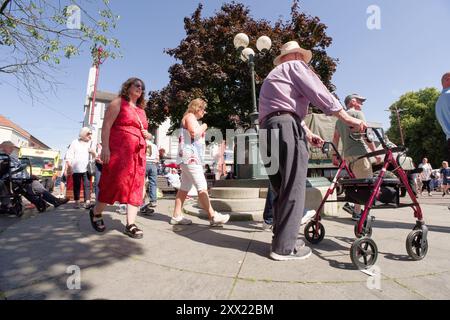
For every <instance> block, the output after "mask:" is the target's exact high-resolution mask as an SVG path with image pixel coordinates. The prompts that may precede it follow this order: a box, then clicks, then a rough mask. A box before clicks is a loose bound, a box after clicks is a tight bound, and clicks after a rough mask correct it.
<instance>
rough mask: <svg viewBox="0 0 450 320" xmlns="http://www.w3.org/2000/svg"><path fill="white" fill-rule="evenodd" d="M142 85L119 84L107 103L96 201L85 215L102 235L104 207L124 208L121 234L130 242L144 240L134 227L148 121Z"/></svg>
mask: <svg viewBox="0 0 450 320" xmlns="http://www.w3.org/2000/svg"><path fill="white" fill-rule="evenodd" d="M144 96H145V86H144V82H143V81H142V80H140V79H138V78H130V79H128V80H127V81H125V82H124V83H123V84H122V89H121V91H120V93H119V96H118V97H117V98H115V99H114V100H113V101H111V103H110V105H109V107H108V109H107V110H106V113H105V119H104V122H103V128H102V151H101V156H100V158H101V161H102V162H103V165H102V175H101V177H100V183H99V194H98V201H97V203H96V204H95V207H94V208H92V209H91V210H90V212H89V216H90V219H91V224H92V227H93V228H94V229H95V230H96V231H97V232H104V231H105V224H104V222H103V218H102V212H103V210H104V209H105V208H106V206H107V204H113V203H115V202H116V201H117V202H119V203H122V204H127V225H126V227H125V231H124V233H125V234H126V235H128V236H129V237H131V238H134V239H141V238H142V237H143V236H144V233H143V232H142V230H140V229H139V228H138V227H137V226H136V224H135V221H136V216H137V213H138V209H139V207H140V206H141V205H142V198H143V197H142V194H143V189H144V176H145V149H146V142H145V140H146V139H149V138H150V133H149V132H148V131H147V128H148V121H147V116H146V114H145V110H144V109H145V106H146V102H145V99H144Z"/></svg>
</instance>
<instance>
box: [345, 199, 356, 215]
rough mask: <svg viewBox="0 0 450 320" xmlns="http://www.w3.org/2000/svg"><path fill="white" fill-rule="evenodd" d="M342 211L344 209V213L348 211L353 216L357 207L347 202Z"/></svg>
mask: <svg viewBox="0 0 450 320" xmlns="http://www.w3.org/2000/svg"><path fill="white" fill-rule="evenodd" d="M342 209H343V210H344V211H347V212H348V213H350V214H353V210H354V209H355V205H354V204H350V203H348V202H346V203H345V204H344V206H343V207H342Z"/></svg>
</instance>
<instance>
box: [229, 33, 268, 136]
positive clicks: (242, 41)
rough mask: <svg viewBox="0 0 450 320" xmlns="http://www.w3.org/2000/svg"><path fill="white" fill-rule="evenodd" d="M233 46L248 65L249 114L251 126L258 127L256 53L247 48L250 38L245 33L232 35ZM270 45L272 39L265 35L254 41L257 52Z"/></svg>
mask: <svg viewBox="0 0 450 320" xmlns="http://www.w3.org/2000/svg"><path fill="white" fill-rule="evenodd" d="M233 43H234V47H235V48H236V49H237V50H239V51H240V52H241V55H240V58H241V60H242V61H244V62H248V65H249V67H250V75H251V85H252V101H253V112H252V113H251V114H250V120H251V124H252V127H254V128H258V106H257V104H256V89H255V56H256V53H255V51H254V50H253V49H252V48H249V47H248V45H249V43H250V39H249V38H248V36H247V35H246V34H245V33H238V34H237V35H236V36H235V37H234V41H233ZM271 47H272V40H270V38H269V37H267V36H262V37H259V38H258V40H257V41H256V48H257V49H258V51H259V52H261V53H265V52H267V51H269V50H270V48H271Z"/></svg>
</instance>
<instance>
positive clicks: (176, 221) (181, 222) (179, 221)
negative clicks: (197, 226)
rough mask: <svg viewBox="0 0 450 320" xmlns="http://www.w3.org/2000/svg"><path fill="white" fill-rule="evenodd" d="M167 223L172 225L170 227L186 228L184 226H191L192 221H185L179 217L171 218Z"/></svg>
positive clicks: (185, 219)
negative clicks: (181, 226)
mask: <svg viewBox="0 0 450 320" xmlns="http://www.w3.org/2000/svg"><path fill="white" fill-rule="evenodd" d="M169 223H170V224H172V225H177V224H179V225H184V226H186V225H189V224H192V220H189V219H187V218H185V217H179V218H174V217H172V219H170V222H169Z"/></svg>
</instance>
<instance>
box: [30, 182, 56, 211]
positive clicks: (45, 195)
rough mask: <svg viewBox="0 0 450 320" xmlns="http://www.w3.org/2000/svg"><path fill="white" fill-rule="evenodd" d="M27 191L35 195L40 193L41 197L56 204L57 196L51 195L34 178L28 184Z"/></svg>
mask: <svg viewBox="0 0 450 320" xmlns="http://www.w3.org/2000/svg"><path fill="white" fill-rule="evenodd" d="M27 191H28V192H29V193H31V192H32V193H34V194H37V195H41V196H42V198H43V199H44V200H45V201H47V202H48V203H50V204H52V205H56V204H58V203H59V200H58V198H56V197H55V196H54V195H52V194H51V193H50V192H49V191H48V190H47V189H45V188H44V186H43V185H42V184H41V183H40V182H39V181H36V180H34V181H33V182H32V183H31V184H30V185H28V188H27Z"/></svg>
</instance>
